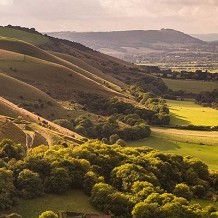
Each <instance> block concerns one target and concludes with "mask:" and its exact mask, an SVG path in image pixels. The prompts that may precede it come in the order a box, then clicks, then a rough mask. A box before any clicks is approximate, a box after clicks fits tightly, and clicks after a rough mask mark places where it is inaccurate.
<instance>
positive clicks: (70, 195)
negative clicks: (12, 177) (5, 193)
mask: <svg viewBox="0 0 218 218" xmlns="http://www.w3.org/2000/svg"><path fill="white" fill-rule="evenodd" d="M18 203H19V204H18V205H17V206H15V207H14V208H13V209H12V210H11V211H10V212H14V213H18V214H20V215H21V216H22V217H23V218H37V217H38V215H39V214H41V213H42V212H44V211H47V210H52V211H54V212H60V211H74V212H80V213H92V214H99V213H100V212H99V211H97V210H96V209H95V208H94V207H92V205H91V204H90V203H89V199H88V197H87V196H86V195H85V194H84V193H83V192H82V191H80V190H72V191H69V192H67V193H66V194H64V195H51V194H49V195H45V196H44V197H41V198H37V199H32V200H24V199H19V202H18Z"/></svg>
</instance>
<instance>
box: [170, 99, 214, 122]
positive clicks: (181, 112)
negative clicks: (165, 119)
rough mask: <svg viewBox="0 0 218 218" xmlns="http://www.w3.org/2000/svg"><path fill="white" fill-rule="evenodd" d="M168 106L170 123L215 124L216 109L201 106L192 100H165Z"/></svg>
mask: <svg viewBox="0 0 218 218" xmlns="http://www.w3.org/2000/svg"><path fill="white" fill-rule="evenodd" d="M167 105H168V106H169V108H170V119H171V121H170V125H171V126H175V125H189V124H192V125H202V126H217V125H218V110H215V109H212V108H209V107H202V106H201V105H198V104H195V103H194V102H193V101H174V100H167Z"/></svg>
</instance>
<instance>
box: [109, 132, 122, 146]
mask: <svg viewBox="0 0 218 218" xmlns="http://www.w3.org/2000/svg"><path fill="white" fill-rule="evenodd" d="M119 139H120V136H118V135H117V134H113V135H111V136H110V138H109V142H110V144H115V143H116V141H117V140H119Z"/></svg>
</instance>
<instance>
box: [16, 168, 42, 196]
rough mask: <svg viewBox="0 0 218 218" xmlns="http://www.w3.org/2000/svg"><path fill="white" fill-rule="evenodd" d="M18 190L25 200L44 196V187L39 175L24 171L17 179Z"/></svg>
mask: <svg viewBox="0 0 218 218" xmlns="http://www.w3.org/2000/svg"><path fill="white" fill-rule="evenodd" d="M17 188H18V189H19V193H20V195H21V196H22V197H23V198H27V199H28V198H36V197H39V196H42V195H43V193H44V191H43V185H42V181H41V179H40V177H39V174H38V173H34V172H32V171H31V170H28V169H24V170H23V171H21V172H20V173H19V175H18V177H17Z"/></svg>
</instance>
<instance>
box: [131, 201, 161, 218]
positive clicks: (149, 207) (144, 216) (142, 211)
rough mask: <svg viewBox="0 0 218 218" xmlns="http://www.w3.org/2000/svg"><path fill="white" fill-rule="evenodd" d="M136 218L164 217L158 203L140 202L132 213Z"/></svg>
mask: <svg viewBox="0 0 218 218" xmlns="http://www.w3.org/2000/svg"><path fill="white" fill-rule="evenodd" d="M132 215H133V216H134V217H135V218H154V217H162V215H161V210H160V206H159V205H158V204H157V203H146V202H140V203H138V204H136V205H135V207H134V208H133V211H132Z"/></svg>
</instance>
